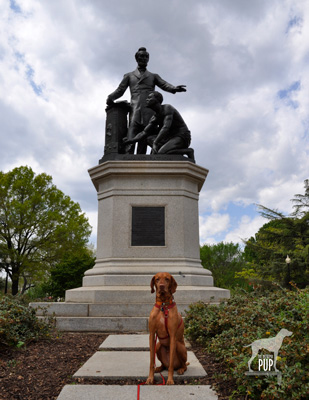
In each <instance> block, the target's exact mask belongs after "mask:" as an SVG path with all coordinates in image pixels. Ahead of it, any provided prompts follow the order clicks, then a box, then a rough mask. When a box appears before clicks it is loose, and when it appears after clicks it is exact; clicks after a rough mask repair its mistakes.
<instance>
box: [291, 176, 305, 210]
mask: <svg viewBox="0 0 309 400" xmlns="http://www.w3.org/2000/svg"><path fill="white" fill-rule="evenodd" d="M304 186H305V194H295V197H294V199H292V200H291V201H292V202H293V203H294V204H293V208H294V209H295V211H294V213H293V214H292V215H293V216H296V217H302V216H304V215H305V214H307V213H308V212H309V179H306V180H305V181H304Z"/></svg>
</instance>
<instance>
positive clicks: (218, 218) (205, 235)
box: [199, 213, 230, 243]
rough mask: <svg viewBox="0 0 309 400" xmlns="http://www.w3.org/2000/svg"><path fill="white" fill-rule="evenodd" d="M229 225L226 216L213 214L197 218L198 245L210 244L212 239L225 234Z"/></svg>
mask: <svg viewBox="0 0 309 400" xmlns="http://www.w3.org/2000/svg"><path fill="white" fill-rule="evenodd" d="M229 223H230V217H229V215H228V214H218V213H214V214H211V215H209V216H206V217H205V216H200V217H199V229H200V243H212V241H213V237H214V236H216V235H218V234H220V233H222V232H226V231H227V229H228V227H229Z"/></svg>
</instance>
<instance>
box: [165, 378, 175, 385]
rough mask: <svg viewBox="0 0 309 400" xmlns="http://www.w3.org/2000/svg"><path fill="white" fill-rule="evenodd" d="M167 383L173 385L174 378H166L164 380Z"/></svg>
mask: <svg viewBox="0 0 309 400" xmlns="http://www.w3.org/2000/svg"><path fill="white" fill-rule="evenodd" d="M166 384H167V385H175V383H174V380H173V379H168V380H167V382H166Z"/></svg>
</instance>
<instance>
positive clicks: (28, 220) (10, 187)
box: [0, 167, 91, 295]
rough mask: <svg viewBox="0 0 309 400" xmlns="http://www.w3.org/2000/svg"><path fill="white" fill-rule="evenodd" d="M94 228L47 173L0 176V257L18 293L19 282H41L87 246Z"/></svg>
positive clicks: (28, 171) (26, 171) (18, 171)
mask: <svg viewBox="0 0 309 400" xmlns="http://www.w3.org/2000/svg"><path fill="white" fill-rule="evenodd" d="M90 232H91V227H90V225H89V223H88V220H87V218H86V217H85V215H84V214H83V213H82V212H81V209H80V206H79V204H78V203H74V202H73V201H72V200H71V199H70V197H68V196H65V195H64V194H63V193H62V192H61V191H60V190H59V189H57V188H56V186H55V185H53V183H52V178H51V176H49V175H46V174H45V173H42V174H39V175H35V173H34V172H33V171H32V169H31V168H30V167H19V168H15V169H13V170H12V171H10V172H7V173H4V172H0V254H5V255H9V257H10V258H11V263H10V265H9V266H5V271H6V272H8V274H9V277H10V279H11V281H12V294H13V295H15V294H16V293H17V292H18V287H19V280H20V277H22V276H24V277H26V279H28V280H29V279H30V278H31V279H32V280H40V279H42V278H44V277H46V276H47V274H48V271H49V270H50V268H51V267H52V266H54V265H56V263H58V262H59V260H61V258H62V257H63V255H64V254H65V253H66V252H71V253H72V252H74V251H75V250H76V251H77V250H79V249H80V248H83V247H85V246H86V243H87V241H88V238H89V235H90Z"/></svg>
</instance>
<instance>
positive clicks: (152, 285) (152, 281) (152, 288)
mask: <svg viewBox="0 0 309 400" xmlns="http://www.w3.org/2000/svg"><path fill="white" fill-rule="evenodd" d="M155 277H156V276H155V275H154V276H153V277H152V279H151V282H150V287H151V293H154V292H155V290H154V285H155Z"/></svg>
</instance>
